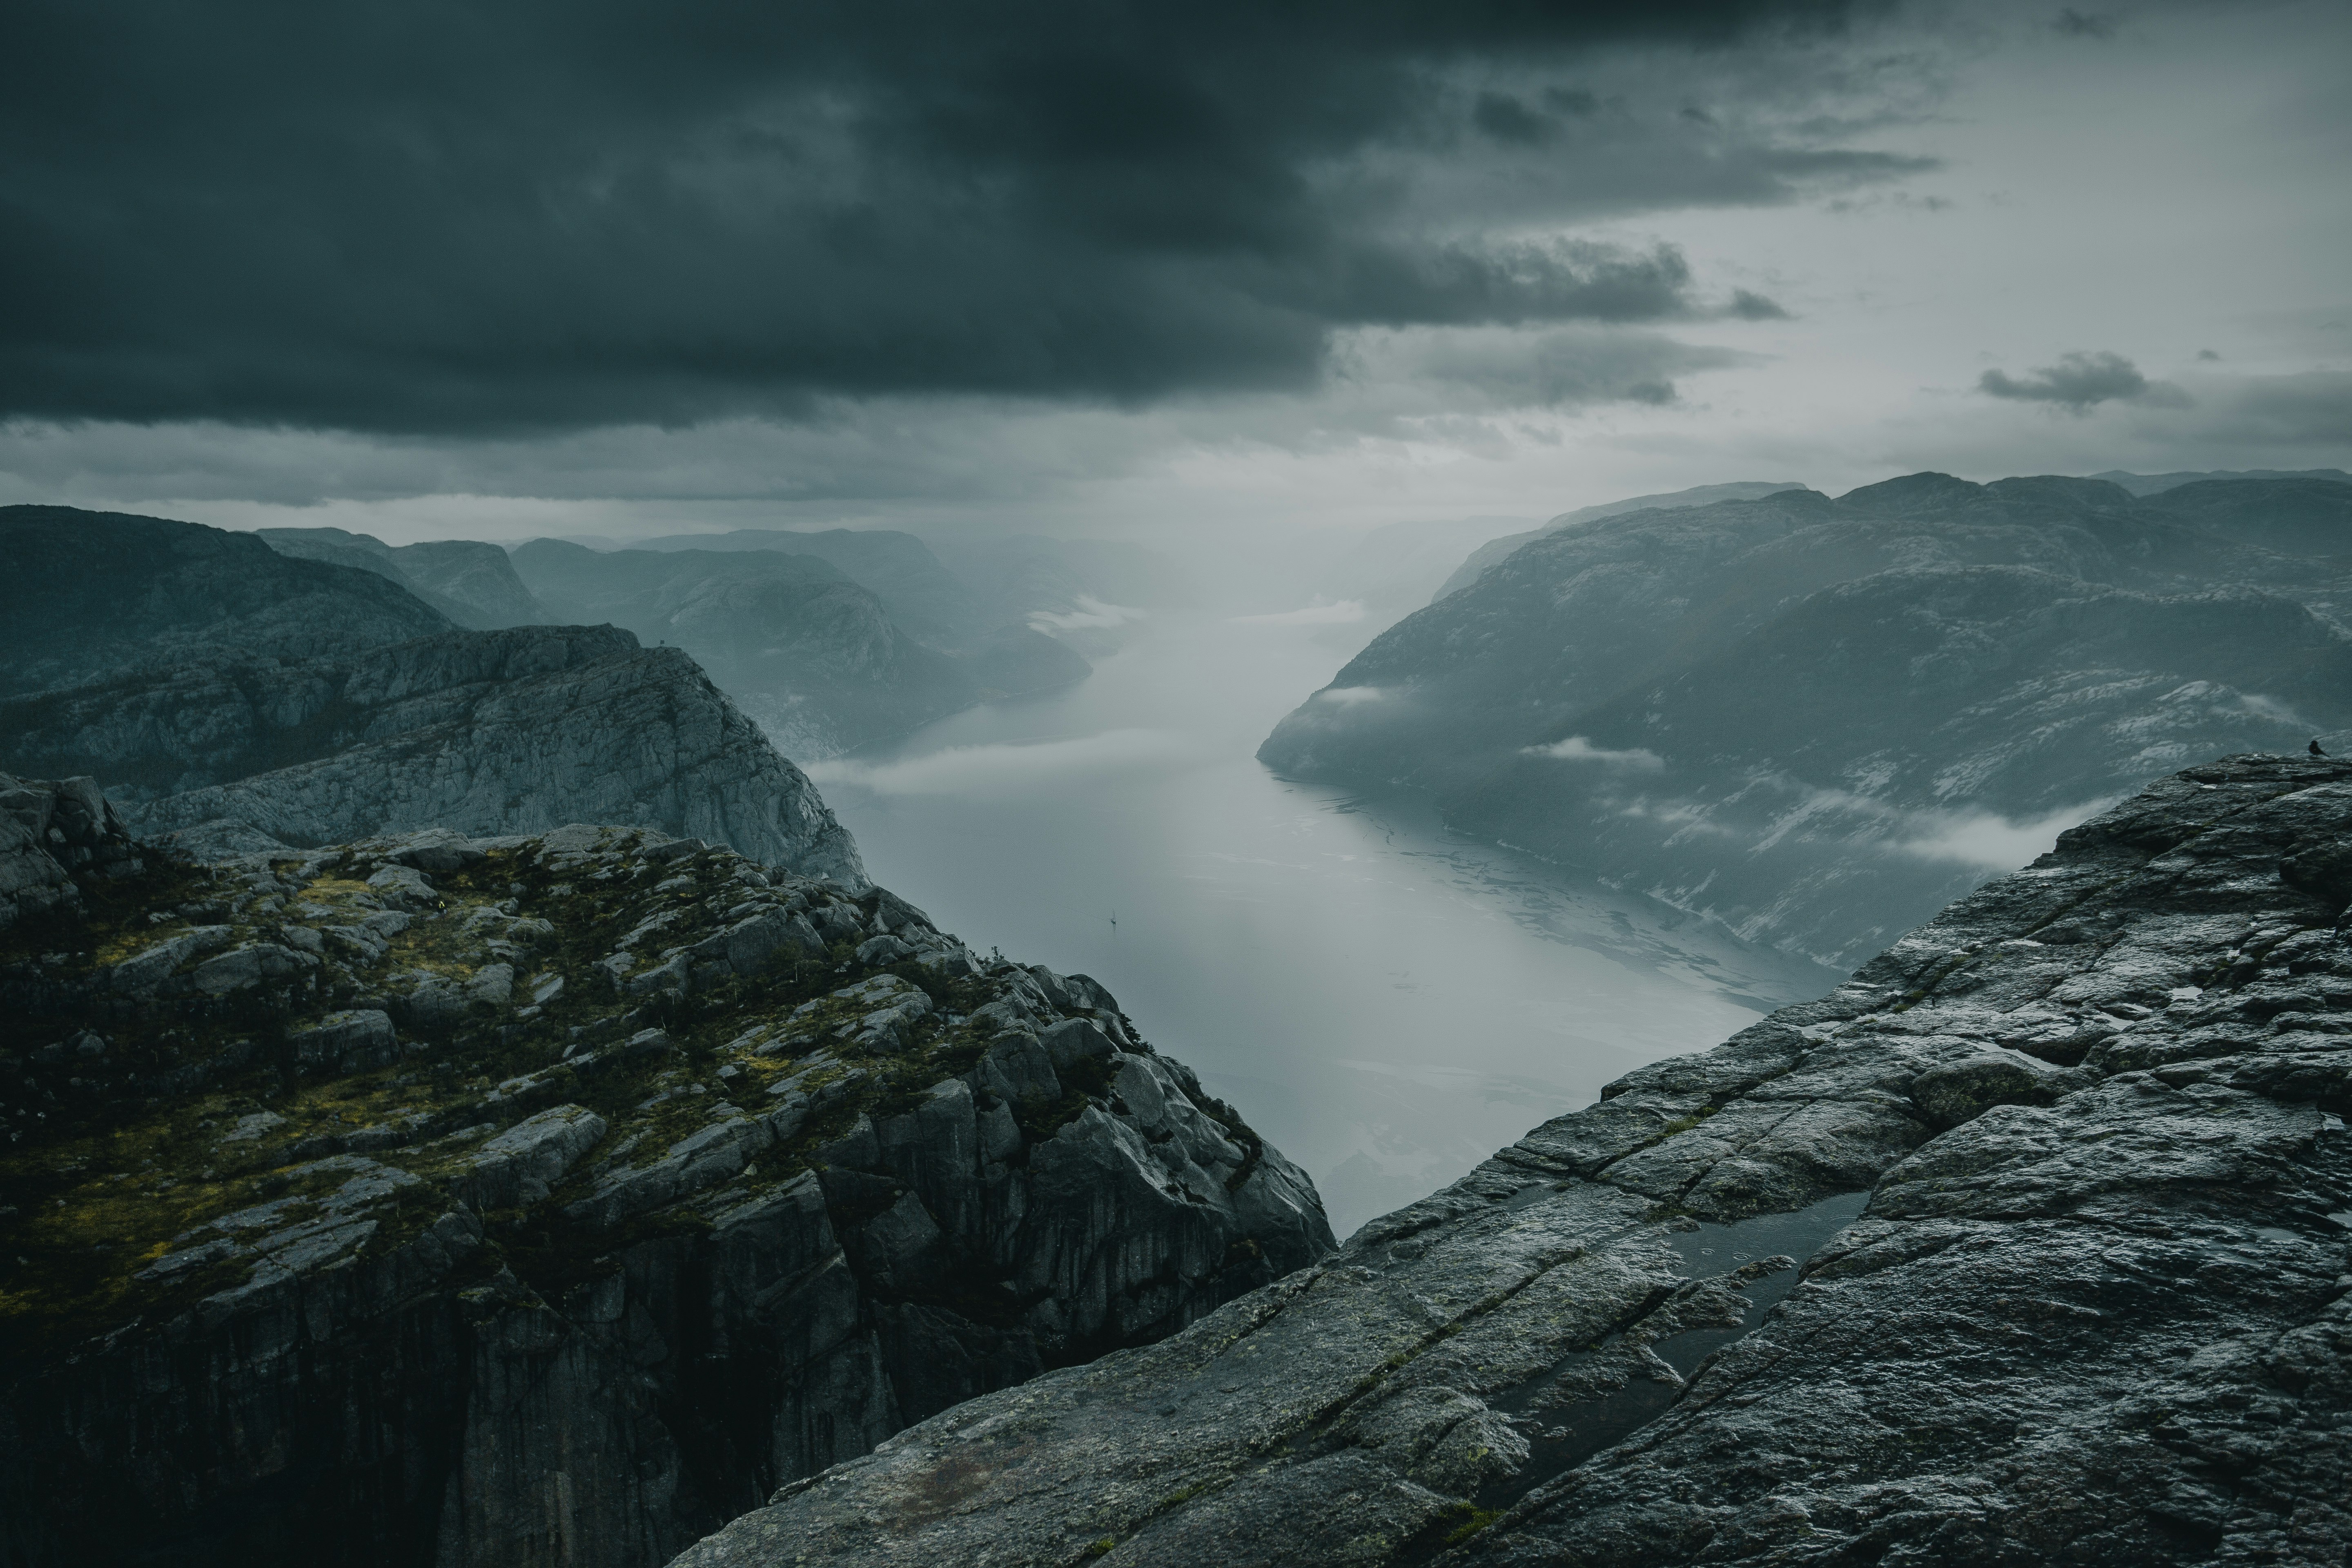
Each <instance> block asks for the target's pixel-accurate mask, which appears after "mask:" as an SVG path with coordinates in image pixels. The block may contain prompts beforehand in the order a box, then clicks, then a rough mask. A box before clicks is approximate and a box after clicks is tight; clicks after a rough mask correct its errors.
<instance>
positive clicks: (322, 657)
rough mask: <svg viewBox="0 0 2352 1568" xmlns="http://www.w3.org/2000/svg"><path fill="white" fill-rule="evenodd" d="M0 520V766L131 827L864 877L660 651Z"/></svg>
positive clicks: (777, 773) (130, 530) (247, 840)
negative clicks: (746, 862)
mask: <svg viewBox="0 0 2352 1568" xmlns="http://www.w3.org/2000/svg"><path fill="white" fill-rule="evenodd" d="M0 530H5V531H6V537H7V538H8V539H9V540H10V541H11V542H12V543H13V544H14V545H18V546H21V547H22V553H21V554H19V555H18V556H16V558H15V561H16V566H17V570H16V571H15V572H14V573H12V574H10V577H9V579H8V583H7V585H6V589H5V592H6V593H8V594H9V595H11V616H12V618H11V619H9V621H8V622H7V632H6V634H5V636H6V639H7V640H6V642H5V645H0V647H5V662H0V680H5V685H0V764H5V766H7V767H9V768H12V769H15V770H16V771H17V772H19V773H26V774H33V775H38V776H50V777H68V776H72V775H76V774H93V775H96V776H100V777H106V778H110V779H114V780H117V781H120V782H119V783H118V784H117V785H116V786H115V787H116V792H117V803H118V805H120V807H121V809H122V811H123V813H124V815H125V816H126V817H127V818H128V819H129V821H130V822H131V825H132V826H134V827H135V828H137V829H138V830H140V831H142V832H145V833H151V834H162V833H170V832H177V833H180V834H182V835H184V836H185V837H184V843H185V844H186V846H187V847H210V848H233V847H247V848H251V847H267V846H268V845H271V844H273V843H275V844H280V845H284V844H293V845H313V844H325V843H335V842H341V841H343V840H346V839H351V838H355V837H365V836H367V835H370V834H374V833H382V832H387V831H397V830H404V829H412V828H421V827H425V826H445V827H452V828H455V829H457V830H459V831H464V832H472V833H513V832H522V831H530V830H533V829H538V828H546V827H553V826H561V825H562V824H564V823H567V822H573V821H579V820H582V819H584V818H591V817H593V818H594V819H597V820H603V821H610V822H618V823H627V824H631V825H635V826H647V827H654V828H658V829H661V830H663V831H666V832H671V833H677V834H689V835H694V836H698V837H708V838H711V839H714V840H718V841H720V842H724V843H728V844H730V845H732V846H733V847H736V848H738V849H740V850H741V851H742V852H743V853H745V854H747V855H751V856H752V857H754V858H759V859H762V860H765V861H767V862H769V863H770V864H772V865H775V866H777V867H779V868H785V869H790V870H793V871H795V872H798V873H800V874H803V875H809V876H820V875H822V876H831V877H834V878H835V879H839V880H840V881H842V882H843V883H845V885H848V886H853V887H855V886H862V885H863V883H864V878H865V873H864V871H863V869H862V868H861V867H860V865H859V862H858V858H857V850H856V845H855V844H854V843H853V842H852V841H851V839H850V837H849V835H848V834H847V833H846V832H845V830H844V829H843V828H842V827H841V826H840V824H839V823H838V822H837V821H835V818H834V816H833V814H832V812H831V811H830V810H828V809H827V808H826V806H825V805H824V801H823V800H822V799H820V798H819V797H818V795H817V793H816V791H815V788H814V786H813V785H811V784H809V782H808V780H807V779H806V778H805V777H804V776H803V774H802V773H801V772H800V770H799V769H798V768H796V767H794V766H793V764H792V763H789V762H787V761H785V760H784V758H783V757H782V756H781V755H779V754H778V753H777V752H776V750H775V748H774V747H773V746H772V744H771V743H770V742H768V741H767V739H766V738H765V737H764V736H762V735H761V732H760V731H759V729H758V728H757V727H756V726H755V725H754V724H753V723H751V721H750V720H748V719H747V718H746V717H745V716H744V715H743V714H742V712H741V711H740V710H738V709H737V708H736V707H735V706H734V704H732V703H731V702H730V701H729V700H727V698H726V697H725V696H724V695H722V694H721V693H720V692H719V690H718V689H716V688H715V687H713V686H712V684H711V683H710V681H709V679H708V678H707V677H706V676H704V674H703V673H702V672H701V671H700V670H699V669H698V668H696V667H695V665H694V663H693V661H692V660H691V659H689V658H687V657H686V656H685V655H684V654H683V653H681V652H680V651H679V650H677V649H676V648H645V647H639V646H638V644H637V642H636V639H635V637H632V636H631V635H630V634H628V633H627V632H625V631H620V630H616V629H615V628H613V627H610V626H604V627H579V626H569V627H566V626H530V627H520V628H515V629H510V630H506V631H497V632H479V631H459V630H456V629H453V628H452V627H451V626H449V623H448V622H447V621H446V619H444V618H443V617H442V616H439V615H438V614H436V612H435V611H433V610H432V609H430V608H429V607H427V606H426V605H424V604H423V603H421V602H420V601H418V600H417V599H416V598H415V596H414V595H411V594H409V593H407V592H406V591H405V590H404V589H402V588H400V587H398V586H397V585H396V584H394V583H392V582H391V581H389V580H388V579H386V578H385V577H383V576H382V575H380V574H374V573H372V572H368V571H362V570H358V569H355V568H351V567H345V566H339V565H335V564H332V563H324V562H316V561H309V560H300V559H294V558H290V557H288V556H285V555H281V554H279V553H278V552H274V551H273V550H271V549H270V548H269V546H268V545H267V544H265V543H263V542H261V541H260V540H258V539H256V538H254V537H252V536H251V535H248V534H233V533H226V532H223V531H220V530H217V529H210V528H203V527H199V526H197V525H194V524H191V523H179V522H168V521H163V520H161V519H153V518H135V517H114V516H110V515H106V514H98V513H89V512H78V511H74V510H71V509H68V508H12V509H7V510H6V512H5V514H0ZM20 610H21V612H22V618H21V619H18V618H15V617H16V613H17V612H18V611H20Z"/></svg>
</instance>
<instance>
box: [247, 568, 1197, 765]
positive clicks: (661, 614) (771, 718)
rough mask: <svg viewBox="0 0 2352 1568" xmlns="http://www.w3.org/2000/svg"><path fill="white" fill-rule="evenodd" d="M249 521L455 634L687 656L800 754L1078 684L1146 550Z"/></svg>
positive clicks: (1139, 594) (1141, 571)
mask: <svg viewBox="0 0 2352 1568" xmlns="http://www.w3.org/2000/svg"><path fill="white" fill-rule="evenodd" d="M261 537H262V538H263V539H264V540H266V541H267V542H268V543H269V545H270V546H271V548H273V549H275V550H277V551H278V552H280V553H281V554H286V555H291V556H296V557H299V558H300V559H303V560H309V561H318V562H323V563H331V564H335V565H342V566H351V567H356V568H358V569H360V570H362V571H365V572H369V573H373V574H375V575H377V576H380V577H383V578H386V579H388V580H389V581H391V582H394V583H397V584H400V585H401V586H403V587H404V588H406V589H408V590H409V591H410V592H411V593H412V594H413V595H415V597H417V598H418V599H421V600H422V601H424V602H425V604H426V605H430V606H431V607H432V608H434V609H436V610H437V611H439V612H440V613H441V615H442V616H444V617H446V621H447V622H448V623H450V624H452V625H456V626H465V627H470V628H474V629H490V628H497V627H508V626H539V625H546V624H550V623H556V624H576V625H582V626H600V625H611V626H621V627H624V628H625V629H627V630H629V631H632V632H634V633H635V634H636V635H637V637H639V638H640V639H641V640H642V641H644V642H646V643H647V644H649V645H660V644H668V645H672V646H675V647H681V648H684V649H685V650H686V651H687V652H688V654H690V655H692V656H693V658H695V660H696V661H697V662H698V663H699V664H700V665H701V666H702V667H703V668H704V669H705V670H706V671H708V672H709V675H710V677H711V678H712V679H714V680H716V681H717V682H718V684H719V687H720V688H721V689H724V690H725V691H726V692H727V693H728V694H729V695H730V697H732V698H734V699H735V700H736V701H737V702H738V703H739V704H740V706H741V707H742V708H743V710H744V711H745V712H747V713H748V714H750V715H751V718H752V719H753V720H754V721H757V722H758V723H759V725H760V726H761V729H763V730H764V731H766V732H767V733H768V736H769V738H770V739H772V740H773V741H774V742H776V743H777V744H778V745H779V746H781V747H782V748H783V749H784V750H785V751H786V752H788V753H790V754H792V755H793V756H797V757H802V758H804V759H814V758H820V757H830V756H835V755H837V754H839V753H840V752H845V751H850V750H854V749H856V747H858V746H861V745H864V744H866V743H867V742H872V741H876V740H879V739H882V738H884V737H887V736H890V735H896V734H902V733H904V732H906V731H908V730H911V729H915V728H917V727H919V726H920V725H922V724H925V723H928V722H929V721H932V720H934V719H938V718H941V717H944V716H945V715H947V714H949V713H953V712H956V711H958V710H961V709H964V708H969V707H971V705H972V704H973V703H975V702H981V701H985V700H991V699H995V698H1001V697H1008V696H1018V695H1022V694H1024V693H1029V692H1034V691H1043V690H1050V689H1055V688H1057V687H1062V686H1066V685H1068V684H1069V683H1070V682H1072V681H1074V680H1078V679H1084V678H1085V676H1086V674H1087V669H1088V668H1089V667H1088V666H1087V661H1086V658H1085V657H1084V655H1083V654H1082V653H1080V652H1079V651H1078V649H1079V648H1080V647H1086V648H1090V649H1102V648H1106V647H1111V646H1115V643H1116V639H1115V638H1108V637H1105V635H1104V632H1103V628H1104V627H1105V626H1116V625H1117V624H1118V621H1119V620H1120V618H1121V617H1120V616H1104V615H1102V614H1099V613H1097V611H1098V609H1099V607H1100V606H1103V605H1108V604H1111V603H1113V602H1114V601H1118V602H1123V603H1126V604H1128V605H1139V604H1141V603H1143V602H1144V599H1143V595H1149V594H1150V593H1151V592H1152V590H1150V588H1149V587H1147V586H1145V585H1144V579H1147V578H1149V577H1150V575H1151V567H1152V564H1153V563H1152V560H1151V559H1150V558H1149V557H1148V552H1139V551H1136V550H1134V549H1133V547H1130V546H1125V545H1119V544H1116V543H1103V542H1090V541H1070V540H1052V539H1045V538H1039V537H1030V536H1016V537H1013V538H1010V539H985V540H978V541H962V542H955V543H953V544H949V543H946V542H942V544H941V549H943V550H946V551H947V552H948V553H949V554H950V555H951V556H952V557H953V558H954V560H955V563H956V565H955V569H953V570H951V569H950V567H949V565H948V564H946V563H944V562H943V561H942V559H941V556H940V553H939V552H936V551H935V550H934V549H933V547H932V545H931V544H930V543H927V542H925V541H924V540H922V539H920V538H919V537H917V536H916V535H914V534H912V533H906V532H900V531H894V530H889V529H842V528H836V529H822V530H814V531H797V530H787V529H756V528H755V529H737V530H734V531H729V532H724V533H706V534H676V535H665V536H662V537H659V538H655V539H648V540H644V541H640V542H638V543H637V544H636V545H635V546H633V547H631V548H628V549H609V548H607V549H594V548H590V547H589V546H587V545H585V544H583V543H580V542H572V541H566V540H559V539H536V540H533V541H531V542H530V543H528V544H525V545H522V546H520V548H518V549H516V550H514V551H512V552H509V551H507V550H504V549H501V548H500V547H499V546H497V545H494V544H487V543H482V542H478V541H470V540H439V541H434V542H427V543H422V544H410V545H403V546H398V547H394V546H392V545H388V544H386V543H384V542H383V541H382V540H380V539H376V538H373V536H371V535H368V534H364V533H352V532H348V531H344V530H342V529H339V528H274V529H264V530H262V531H261ZM1139 563H1140V566H1139ZM1123 595H1125V596H1126V597H1124V598H1123V599H1122V598H1121V596H1123Z"/></svg>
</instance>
